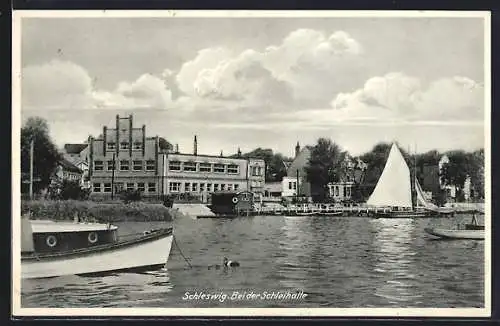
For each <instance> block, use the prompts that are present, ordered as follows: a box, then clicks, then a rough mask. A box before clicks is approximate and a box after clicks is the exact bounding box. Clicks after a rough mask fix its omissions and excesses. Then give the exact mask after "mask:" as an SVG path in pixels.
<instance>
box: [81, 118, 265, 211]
mask: <svg viewBox="0 0 500 326" xmlns="http://www.w3.org/2000/svg"><path fill="white" fill-rule="evenodd" d="M84 151H85V150H84ZM82 155H84V156H86V157H88V159H87V160H88V162H89V177H90V183H91V188H92V195H93V196H98V195H111V194H112V189H113V193H114V194H116V193H118V192H120V191H122V190H137V191H140V192H141V193H142V194H143V195H144V196H159V195H182V194H184V195H189V196H190V197H195V198H198V199H200V200H202V201H204V202H206V201H208V199H209V195H210V194H211V193H214V192H224V191H246V190H248V191H251V192H253V193H255V195H256V196H255V197H256V199H257V200H258V199H259V198H260V197H261V194H262V193H263V189H264V181H265V162H264V160H261V159H254V158H248V159H244V158H233V157H224V156H212V155H199V154H198V150H197V140H196V136H195V140H194V151H193V153H192V154H186V153H179V152H178V149H176V151H175V152H169V151H167V150H165V151H164V150H161V149H160V146H159V137H158V136H155V137H148V136H147V135H146V126H145V125H143V126H142V127H141V128H134V126H133V117H132V115H130V116H128V117H120V116H118V115H117V116H116V124H115V126H113V128H110V127H108V126H104V127H103V131H102V136H100V137H98V138H93V137H90V138H89V144H88V154H85V153H84V154H82Z"/></svg>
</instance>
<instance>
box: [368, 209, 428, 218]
mask: <svg viewBox="0 0 500 326" xmlns="http://www.w3.org/2000/svg"><path fill="white" fill-rule="evenodd" d="M374 217H375V218H419V217H429V213H427V212H414V211H407V212H405V211H400V212H380V213H374Z"/></svg>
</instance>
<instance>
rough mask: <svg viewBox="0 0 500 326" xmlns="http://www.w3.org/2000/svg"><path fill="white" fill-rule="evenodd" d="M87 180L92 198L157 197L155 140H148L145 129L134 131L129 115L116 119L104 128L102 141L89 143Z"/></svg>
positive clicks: (158, 164) (158, 165) (158, 174)
mask: <svg viewBox="0 0 500 326" xmlns="http://www.w3.org/2000/svg"><path fill="white" fill-rule="evenodd" d="M88 156H89V176H90V180H91V186H92V194H93V195H99V194H109V195H110V194H111V190H112V187H113V188H114V191H113V193H117V192H119V191H122V190H138V191H140V192H142V193H143V194H144V195H146V196H151V195H159V194H160V180H161V179H160V178H161V173H162V171H161V170H162V166H161V163H162V162H161V160H160V148H159V140H158V136H156V137H147V136H146V126H145V125H143V126H142V127H141V128H134V127H133V117H132V115H130V116H128V117H120V116H118V115H117V116H116V124H115V126H114V128H109V127H107V126H104V127H103V131H102V137H99V138H93V137H90V139H89V154H88Z"/></svg>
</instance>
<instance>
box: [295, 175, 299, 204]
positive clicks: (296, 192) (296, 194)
mask: <svg viewBox="0 0 500 326" xmlns="http://www.w3.org/2000/svg"><path fill="white" fill-rule="evenodd" d="M296 172H297V190H296V191H295V201H296V203H297V204H298V203H299V191H300V187H299V186H300V184H299V169H297V171H296Z"/></svg>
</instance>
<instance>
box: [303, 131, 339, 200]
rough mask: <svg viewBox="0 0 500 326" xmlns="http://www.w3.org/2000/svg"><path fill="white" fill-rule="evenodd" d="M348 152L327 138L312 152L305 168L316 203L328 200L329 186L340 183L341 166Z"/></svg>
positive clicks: (321, 139)
mask: <svg viewBox="0 0 500 326" xmlns="http://www.w3.org/2000/svg"><path fill="white" fill-rule="evenodd" d="M345 155H346V152H344V151H342V150H341V148H340V147H339V146H338V145H337V144H335V143H334V142H332V141H331V140H329V139H326V138H320V139H318V142H317V143H316V145H315V146H314V147H313V148H312V150H311V156H310V158H309V161H308V164H307V166H306V167H305V171H306V178H307V181H308V182H309V183H311V192H312V194H311V195H312V196H313V197H315V198H313V199H314V201H324V200H325V199H326V198H327V185H328V183H330V182H338V181H339V177H340V173H341V171H340V166H341V163H342V161H343V160H344V157H345Z"/></svg>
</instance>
